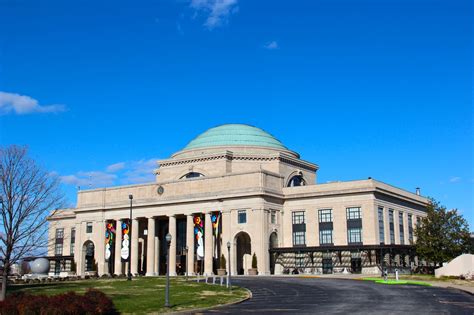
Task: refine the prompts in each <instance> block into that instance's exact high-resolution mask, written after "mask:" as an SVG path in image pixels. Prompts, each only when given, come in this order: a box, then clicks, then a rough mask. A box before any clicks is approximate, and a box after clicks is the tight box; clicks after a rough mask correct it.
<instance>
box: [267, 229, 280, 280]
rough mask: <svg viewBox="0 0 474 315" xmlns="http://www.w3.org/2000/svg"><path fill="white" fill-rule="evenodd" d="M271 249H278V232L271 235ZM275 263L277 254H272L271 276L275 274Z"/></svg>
mask: <svg viewBox="0 0 474 315" xmlns="http://www.w3.org/2000/svg"><path fill="white" fill-rule="evenodd" d="M269 245H270V246H269V248H270V249H272V248H276V247H278V235H277V234H276V232H273V233H272V234H270V244H269ZM275 261H276V253H272V252H270V274H272V275H274V274H275Z"/></svg>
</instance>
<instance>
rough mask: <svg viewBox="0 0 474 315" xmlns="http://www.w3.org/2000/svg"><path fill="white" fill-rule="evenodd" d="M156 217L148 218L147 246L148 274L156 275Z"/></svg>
mask: <svg viewBox="0 0 474 315" xmlns="http://www.w3.org/2000/svg"><path fill="white" fill-rule="evenodd" d="M154 267H155V218H148V237H147V246H146V275H147V276H154V275H155V268H154Z"/></svg>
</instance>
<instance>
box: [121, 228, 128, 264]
mask: <svg viewBox="0 0 474 315" xmlns="http://www.w3.org/2000/svg"><path fill="white" fill-rule="evenodd" d="M129 244H130V222H129V221H128V220H124V221H122V249H121V251H120V257H122V261H123V262H125V261H128V259H129V256H130V253H129V250H128V245H129Z"/></svg>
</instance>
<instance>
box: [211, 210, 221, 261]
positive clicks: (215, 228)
mask: <svg viewBox="0 0 474 315" xmlns="http://www.w3.org/2000/svg"><path fill="white" fill-rule="evenodd" d="M220 218H221V213H220V211H217V212H213V213H212V214H211V222H212V235H213V237H214V258H216V259H217V258H219V252H218V245H219V244H218V243H219V223H220Z"/></svg>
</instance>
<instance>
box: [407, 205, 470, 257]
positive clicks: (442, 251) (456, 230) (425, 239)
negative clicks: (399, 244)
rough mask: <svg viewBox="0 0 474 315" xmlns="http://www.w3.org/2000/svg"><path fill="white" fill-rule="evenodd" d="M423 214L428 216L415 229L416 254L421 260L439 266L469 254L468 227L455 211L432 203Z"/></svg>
mask: <svg viewBox="0 0 474 315" xmlns="http://www.w3.org/2000/svg"><path fill="white" fill-rule="evenodd" d="M426 210H427V214H428V215H427V216H426V217H425V218H423V219H422V220H421V224H420V225H419V226H417V228H416V229H415V236H416V238H417V240H416V244H415V246H416V252H417V254H418V256H419V257H420V258H421V259H424V260H426V261H428V262H432V263H435V264H438V265H442V263H443V262H448V261H450V260H452V259H453V258H455V257H457V256H459V255H461V254H465V253H471V252H472V245H471V241H470V233H469V225H468V224H467V221H466V219H464V218H463V217H462V215H460V214H459V213H458V211H457V209H453V210H449V211H448V210H446V207H444V206H442V205H440V204H439V202H437V201H435V200H433V199H432V200H431V201H430V203H429V205H428V207H427V209H426Z"/></svg>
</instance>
